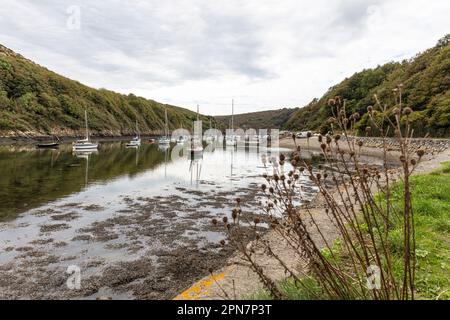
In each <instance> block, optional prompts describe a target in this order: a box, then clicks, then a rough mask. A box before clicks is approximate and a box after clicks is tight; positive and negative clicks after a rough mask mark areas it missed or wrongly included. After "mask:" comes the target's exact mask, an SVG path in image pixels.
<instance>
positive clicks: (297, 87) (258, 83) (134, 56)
mask: <svg viewBox="0 0 450 320" xmlns="http://www.w3.org/2000/svg"><path fill="white" fill-rule="evenodd" d="M73 5H77V6H79V7H80V9H81V24H80V29H79V30H71V29H68V28H67V19H68V14H67V8H68V7H70V6H73ZM449 12H450V2H449V1H447V0H433V1H426V0H410V1H407V0H396V1H389V0H345V1H344V0H335V1H326V0H314V1H313V0H304V1H300V0H284V1H274V0H266V1H262V0H248V1H245V2H243V1H237V0H232V1H225V0H223V1H201V0H195V1H183V0H168V1H156V0H151V1H141V0H133V1H119V0H109V1H95V2H94V1H88V0H78V1H77V0H71V1H56V0H41V1H39V2H37V1H31V0H30V1H26V0H15V1H12V0H0V43H2V44H4V45H6V46H8V47H10V48H11V49H13V50H15V51H17V52H19V53H21V54H23V55H24V56H26V57H28V58H30V59H32V60H34V61H36V62H37V63H39V64H41V65H44V66H46V67H48V68H49V69H52V70H54V71H55V72H58V73H60V74H63V75H65V76H68V77H70V78H73V79H75V80H78V81H80V82H82V83H85V84H87V85H91V86H94V87H104V88H108V89H111V90H115V91H119V92H122V93H129V92H132V93H135V94H139V95H142V96H145V97H148V98H151V99H155V100H158V101H161V102H167V103H172V104H175V105H180V106H184V107H188V108H191V109H193V110H194V109H195V105H196V104H197V103H200V105H201V111H202V112H203V113H209V114H225V113H228V112H229V104H230V101H231V98H235V100H236V101H237V106H236V109H237V111H238V112H250V111H255V110H262V109H271V108H275V107H284V106H302V105H304V104H306V103H308V102H309V101H310V100H311V99H312V98H314V97H319V96H321V95H322V94H323V93H324V92H325V91H326V90H327V89H328V87H330V86H331V85H333V84H336V83H338V82H339V81H341V80H342V79H343V78H344V77H346V76H349V75H351V74H353V73H354V72H356V71H360V70H362V69H364V68H367V67H374V66H376V65H378V64H382V63H385V62H387V61H391V60H401V59H403V58H408V57H411V56H413V55H415V54H416V53H418V52H419V51H422V50H425V49H426V48H428V47H431V46H433V45H434V44H435V43H436V41H437V40H438V39H439V38H440V37H442V36H444V35H445V34H446V33H448V32H450V19H448V14H449Z"/></svg>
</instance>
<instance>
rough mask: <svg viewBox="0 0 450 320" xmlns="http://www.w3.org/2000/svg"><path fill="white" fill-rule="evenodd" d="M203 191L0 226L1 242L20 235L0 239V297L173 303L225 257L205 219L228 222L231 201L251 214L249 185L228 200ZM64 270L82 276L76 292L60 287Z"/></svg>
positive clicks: (50, 212)
mask: <svg viewBox="0 0 450 320" xmlns="http://www.w3.org/2000/svg"><path fill="white" fill-rule="evenodd" d="M200 183H201V182H200ZM208 185H209V186H210V190H209V191H200V190H189V189H185V188H177V191H178V192H177V194H173V195H169V196H155V197H145V198H144V197H137V198H130V197H129V196H127V197H123V198H122V199H121V202H122V203H123V207H122V208H121V209H118V210H116V211H115V212H113V213H112V214H111V213H110V212H108V210H106V209H105V208H103V207H101V206H99V205H96V204H89V205H78V204H76V203H65V204H61V205H58V206H52V207H49V208H46V209H39V210H34V211H33V210H32V211H31V212H30V213H29V214H28V215H25V216H24V217H21V218H19V219H16V220H15V221H14V222H11V223H4V224H2V225H1V229H0V232H2V234H3V235H5V233H8V234H12V233H15V234H21V235H23V236H20V237H17V238H16V239H15V240H14V241H12V240H3V243H2V253H1V255H0V288H1V291H0V298H2V299H16V298H31V299H66V298H75V299H77V298H78V299H86V298H87V299H94V298H97V297H103V296H107V297H112V298H124V299H134V298H139V299H168V298H172V297H174V296H175V295H176V294H177V293H179V292H181V291H182V290H183V289H185V288H186V287H188V286H189V285H191V284H192V282H194V281H196V280H197V279H200V278H202V277H203V276H205V275H206V274H208V270H209V269H210V268H212V269H217V268H219V267H220V266H222V265H223V263H224V262H225V261H226V260H227V259H228V257H229V256H230V255H231V254H232V251H231V250H230V248H228V247H226V246H225V247H222V246H221V245H220V243H219V242H220V240H221V239H223V238H225V234H224V228H223V226H221V225H218V226H214V225H213V224H212V223H211V220H212V218H222V217H223V216H225V215H228V216H230V212H231V209H232V208H233V206H234V199H235V198H236V197H240V198H241V201H242V204H243V211H247V212H250V213H251V211H252V210H254V208H255V207H257V202H258V195H257V194H255V190H258V186H257V185H256V184H250V185H249V186H248V187H247V188H239V189H237V190H236V191H235V192H233V194H230V192H228V191H221V190H220V186H215V185H214V184H211V183H210V182H208ZM255 214H256V212H255ZM261 225H262V227H261V231H264V224H261ZM5 238H6V239H7V238H8V237H7V236H5V237H3V239H5ZM70 265H76V266H78V267H80V269H81V288H80V289H79V290H70V289H69V288H68V287H67V285H66V281H67V279H68V277H69V274H67V273H66V270H67V268H68V266H70Z"/></svg>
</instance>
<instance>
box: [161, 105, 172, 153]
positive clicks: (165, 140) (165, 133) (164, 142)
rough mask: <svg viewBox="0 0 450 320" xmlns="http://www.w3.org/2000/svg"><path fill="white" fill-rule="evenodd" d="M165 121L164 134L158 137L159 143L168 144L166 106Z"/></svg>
mask: <svg viewBox="0 0 450 320" xmlns="http://www.w3.org/2000/svg"><path fill="white" fill-rule="evenodd" d="M164 116H165V123H164V136H163V137H160V138H159V139H158V143H159V144H160V145H170V137H169V124H168V120H167V108H166V109H165V110H164Z"/></svg>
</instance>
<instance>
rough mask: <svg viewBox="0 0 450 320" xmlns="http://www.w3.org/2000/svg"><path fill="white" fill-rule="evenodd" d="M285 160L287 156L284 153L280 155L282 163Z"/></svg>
mask: <svg viewBox="0 0 450 320" xmlns="http://www.w3.org/2000/svg"><path fill="white" fill-rule="evenodd" d="M285 159H286V156H285V155H284V154H283V153H281V154H280V161H284V160H285Z"/></svg>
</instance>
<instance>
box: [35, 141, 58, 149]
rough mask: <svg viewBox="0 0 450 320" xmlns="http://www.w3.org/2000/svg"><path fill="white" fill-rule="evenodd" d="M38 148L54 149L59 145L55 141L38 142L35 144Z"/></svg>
mask: <svg viewBox="0 0 450 320" xmlns="http://www.w3.org/2000/svg"><path fill="white" fill-rule="evenodd" d="M36 147H37V148H39V149H56V148H58V147H59V143H56V142H50V143H38V144H37V145H36Z"/></svg>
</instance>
